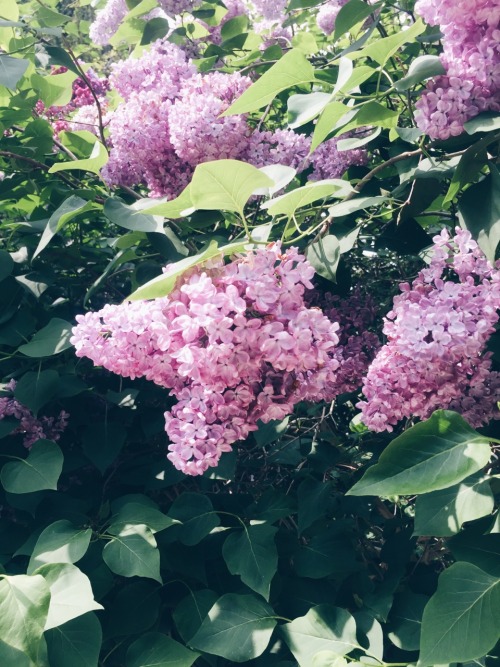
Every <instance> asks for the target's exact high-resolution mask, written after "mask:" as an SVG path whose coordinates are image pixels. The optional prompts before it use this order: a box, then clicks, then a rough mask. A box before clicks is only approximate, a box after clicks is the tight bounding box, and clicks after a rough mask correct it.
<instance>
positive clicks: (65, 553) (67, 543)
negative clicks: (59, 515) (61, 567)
mask: <svg viewBox="0 0 500 667" xmlns="http://www.w3.org/2000/svg"><path fill="white" fill-rule="evenodd" d="M91 537H92V530H91V529H90V528H85V529H76V528H75V527H74V526H73V524H72V523H71V522H70V521H67V520H66V519H60V520H59V521H55V522H54V523H51V524H50V525H49V526H47V528H44V530H43V531H42V532H41V533H40V536H39V538H38V540H37V542H36V544H35V546H34V548H33V552H32V554H31V558H30V562H29V565H28V574H32V573H33V572H34V571H35V570H36V569H37V568H38V567H39V566H40V565H45V564H46V563H76V562H77V561H79V560H80V558H83V556H84V555H85V553H86V552H87V549H88V548H89V544H90V538H91Z"/></svg>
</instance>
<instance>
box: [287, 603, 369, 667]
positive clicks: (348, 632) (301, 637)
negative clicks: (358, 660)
mask: <svg viewBox="0 0 500 667" xmlns="http://www.w3.org/2000/svg"><path fill="white" fill-rule="evenodd" d="M281 632H282V634H283V636H284V638H285V642H286V643H287V645H288V647H289V649H290V651H291V652H292V653H293V655H294V656H295V659H296V660H297V662H298V663H299V665H300V667H313V660H314V656H315V655H316V654H317V653H319V652H320V651H331V652H332V653H335V654H336V655H339V656H343V655H346V654H347V653H350V652H351V651H353V650H354V649H355V648H361V647H360V646H359V644H358V640H357V639H356V621H355V620H354V618H353V617H352V616H351V614H350V613H349V612H348V611H346V610H345V609H340V608H339V607H333V606H331V605H329V604H321V605H318V606H317V607H313V608H312V609H310V610H309V611H308V612H307V614H306V615H305V616H301V617H299V618H296V619H295V620H294V621H292V622H291V623H286V624H285V625H283V626H281Z"/></svg>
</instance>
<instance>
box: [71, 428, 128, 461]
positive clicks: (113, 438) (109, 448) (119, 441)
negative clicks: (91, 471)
mask: <svg viewBox="0 0 500 667" xmlns="http://www.w3.org/2000/svg"><path fill="white" fill-rule="evenodd" d="M126 437H127V431H126V429H125V428H124V427H123V426H122V425H121V424H118V423H117V422H110V421H104V420H102V421H100V422H98V423H94V424H91V425H90V426H88V427H87V428H86V429H85V431H84V433H83V435H82V443H83V451H84V452H85V455H86V456H88V458H89V459H90V460H91V461H92V463H93V464H94V465H95V466H96V468H97V469H98V470H100V472H101V473H104V471H105V470H106V469H107V468H109V466H110V465H111V464H112V463H113V461H114V460H115V459H116V457H117V456H118V454H119V453H120V451H121V449H122V447H123V444H124V442H125V438H126Z"/></svg>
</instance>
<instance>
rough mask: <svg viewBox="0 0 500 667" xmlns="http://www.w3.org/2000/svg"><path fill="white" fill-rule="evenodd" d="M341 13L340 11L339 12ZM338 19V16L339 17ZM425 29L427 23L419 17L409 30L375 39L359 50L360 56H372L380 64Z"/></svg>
mask: <svg viewBox="0 0 500 667" xmlns="http://www.w3.org/2000/svg"><path fill="white" fill-rule="evenodd" d="M351 1H352V0H351ZM339 14H340V12H339ZM337 20H338V17H337ZM424 31H425V25H424V23H423V22H422V19H420V18H419V19H418V20H417V21H415V23H414V24H413V25H412V26H410V27H409V28H408V29H407V30H398V31H397V32H396V34H394V35H391V36H390V37H384V38H383V39H378V40H375V41H374V42H371V43H370V44H368V46H365V47H364V48H363V49H362V50H361V51H358V52H357V55H358V56H362V57H365V58H372V59H373V60H375V61H376V62H378V64H379V65H382V66H384V65H385V63H386V62H387V61H388V60H389V58H391V56H393V55H394V54H395V53H396V51H398V50H399V49H400V48H401V47H402V46H403V45H404V44H408V43H410V42H414V41H415V38H416V37H418V36H419V35H421V34H422V33H423V32H424Z"/></svg>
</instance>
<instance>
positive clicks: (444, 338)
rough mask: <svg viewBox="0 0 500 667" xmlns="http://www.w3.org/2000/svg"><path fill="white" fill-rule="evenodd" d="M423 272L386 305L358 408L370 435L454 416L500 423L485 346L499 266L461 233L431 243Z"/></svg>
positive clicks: (499, 293)
mask: <svg viewBox="0 0 500 667" xmlns="http://www.w3.org/2000/svg"><path fill="white" fill-rule="evenodd" d="M434 244H435V246H434V254H433V257H432V261H431V263H430V265H429V267H428V268H426V269H424V270H423V271H421V272H420V273H419V275H418V277H417V278H416V279H415V280H414V281H413V283H412V285H411V286H410V285H409V284H407V283H404V284H402V285H401V286H400V287H401V292H402V293H401V294H400V295H399V296H397V297H395V299H394V305H393V310H392V311H391V312H390V313H388V315H387V318H386V320H385V325H384V333H385V334H386V336H387V338H388V342H387V343H386V344H385V345H384V346H383V347H382V348H381V349H380V351H379V352H378V354H377V356H376V357H375V360H374V361H373V363H372V364H371V366H370V368H369V370H368V374H367V376H366V379H365V381H364V387H363V394H364V396H365V397H366V399H367V401H366V402H363V403H360V404H359V405H358V407H359V408H360V409H361V411H362V419H363V422H364V423H365V424H366V426H368V428H370V429H372V430H374V431H384V430H388V431H392V429H393V427H394V426H395V425H396V424H397V423H398V422H399V421H400V420H401V419H404V418H405V417H412V416H413V417H419V418H421V419H426V418H427V417H429V416H430V414H431V413H432V412H433V411H434V410H437V409H450V410H455V411H457V412H459V413H461V414H462V415H463V417H464V418H465V419H466V420H467V421H468V422H469V423H470V424H471V425H472V426H480V425H481V424H484V423H486V422H488V421H490V420H491V419H498V418H500V411H499V410H498V407H497V402H498V401H499V400H500V373H498V372H496V371H493V370H492V369H491V354H490V353H489V352H487V351H486V345H487V343H488V339H489V337H490V336H491V334H492V333H493V332H494V330H495V329H494V328H495V324H496V323H497V322H498V319H499V313H498V308H499V305H500V267H498V268H494V267H493V266H492V265H491V264H490V263H489V262H488V261H487V260H486V258H485V256H484V255H483V253H482V252H481V250H480V249H479V248H478V246H477V244H476V242H475V241H474V240H472V238H471V235H470V233H469V232H467V231H463V230H460V229H459V228H457V230H456V235H455V237H454V238H452V239H450V236H449V234H448V232H447V231H446V230H443V231H442V232H441V234H440V235H439V236H436V237H435V238H434Z"/></svg>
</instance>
